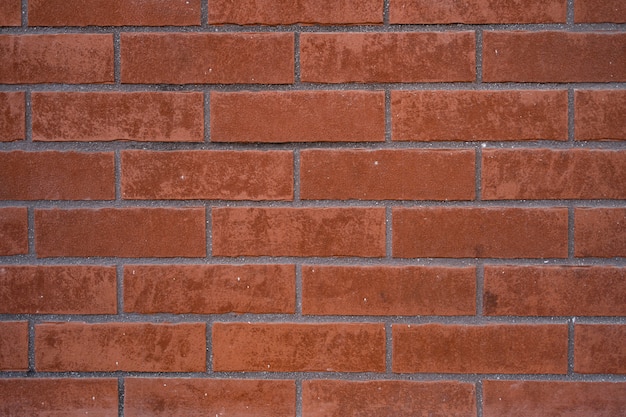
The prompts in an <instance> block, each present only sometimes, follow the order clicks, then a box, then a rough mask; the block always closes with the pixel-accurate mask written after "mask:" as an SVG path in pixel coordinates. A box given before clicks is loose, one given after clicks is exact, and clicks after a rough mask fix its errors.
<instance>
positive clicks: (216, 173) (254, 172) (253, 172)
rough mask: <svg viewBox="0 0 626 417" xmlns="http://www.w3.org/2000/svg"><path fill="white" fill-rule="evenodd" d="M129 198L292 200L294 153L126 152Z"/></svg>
mask: <svg viewBox="0 0 626 417" xmlns="http://www.w3.org/2000/svg"><path fill="white" fill-rule="evenodd" d="M122 197H123V198H125V199H139V200H144V199H148V200H151V199H167V200H173V199H183V200H189V199H206V200H292V199H293V154H292V152H291V151H268V150H263V151H173V152H151V151H124V152H122Z"/></svg>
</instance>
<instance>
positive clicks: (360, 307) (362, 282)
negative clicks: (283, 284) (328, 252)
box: [302, 265, 476, 316]
mask: <svg viewBox="0 0 626 417" xmlns="http://www.w3.org/2000/svg"><path fill="white" fill-rule="evenodd" d="M302 312H303V313H304V314H320V315H346V316H358V315H366V316H367V315H373V316H427V315H434V316H456V315H473V314H475V313H476V270H475V269H474V268H473V267H471V268H446V267H425V266H405V267H394V266H365V267H364V266H328V265H326V266H325V265H315V266H304V267H303V268H302Z"/></svg>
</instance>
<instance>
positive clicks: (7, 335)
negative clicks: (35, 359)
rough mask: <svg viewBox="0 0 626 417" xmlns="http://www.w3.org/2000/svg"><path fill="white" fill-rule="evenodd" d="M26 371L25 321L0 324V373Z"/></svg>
mask: <svg viewBox="0 0 626 417" xmlns="http://www.w3.org/2000/svg"><path fill="white" fill-rule="evenodd" d="M27 369H28V323H27V322H25V321H15V322H13V321H2V322H0V371H25V370H27ZM1 382H2V380H1V379H0V383H1ZM0 386H1V385H0ZM2 391H3V390H2V388H0V398H3V401H5V396H4V395H2ZM3 401H0V410H2V402H3ZM0 414H2V415H8V414H5V413H0Z"/></svg>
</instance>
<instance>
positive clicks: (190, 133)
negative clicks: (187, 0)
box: [32, 92, 204, 142]
mask: <svg viewBox="0 0 626 417" xmlns="http://www.w3.org/2000/svg"><path fill="white" fill-rule="evenodd" d="M32 101H33V140H35V141H111V140H134V141H142V142H147V141H151V142H202V141H203V140H204V108H203V106H204V103H203V94H202V93H175V92H140V93H134V92H133V93H121V92H111V93H103V92H99V93H76V92H72V93H62V92H54V93H43V92H42V93H33V95H32Z"/></svg>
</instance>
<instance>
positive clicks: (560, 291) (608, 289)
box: [483, 265, 626, 316]
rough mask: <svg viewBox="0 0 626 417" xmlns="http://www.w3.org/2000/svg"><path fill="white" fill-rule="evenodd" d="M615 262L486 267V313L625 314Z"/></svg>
mask: <svg viewBox="0 0 626 417" xmlns="http://www.w3.org/2000/svg"><path fill="white" fill-rule="evenodd" d="M624 273H625V271H624V269H623V268H618V267H604V266H591V267H572V266H548V267H540V266H539V267H538V266H511V265H507V266H495V265H488V266H486V267H485V277H484V281H485V282H484V287H485V293H484V296H483V300H484V303H485V306H484V311H485V314H487V315H496V316H624V315H626V303H624V300H626V280H624Z"/></svg>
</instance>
